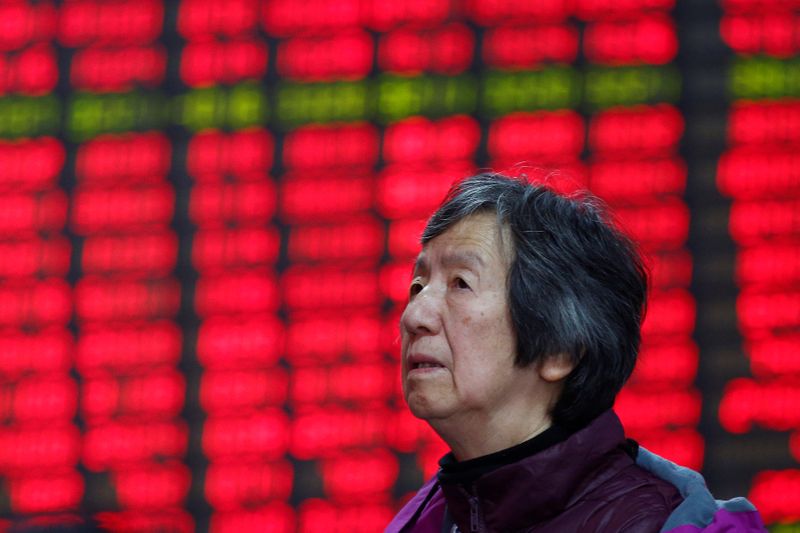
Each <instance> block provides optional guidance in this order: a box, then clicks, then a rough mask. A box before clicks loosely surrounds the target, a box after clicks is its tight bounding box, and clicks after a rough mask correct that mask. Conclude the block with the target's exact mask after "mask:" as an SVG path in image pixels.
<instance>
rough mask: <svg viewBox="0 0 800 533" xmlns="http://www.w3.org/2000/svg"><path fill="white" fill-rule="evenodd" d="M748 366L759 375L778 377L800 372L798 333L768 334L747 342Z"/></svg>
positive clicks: (799, 341) (799, 339) (799, 338)
mask: <svg viewBox="0 0 800 533" xmlns="http://www.w3.org/2000/svg"><path fill="white" fill-rule="evenodd" d="M746 346H747V355H748V356H749V357H750V368H752V370H753V374H755V375H756V376H759V377H778V376H781V375H784V376H787V375H796V374H800V358H799V357H797V351H798V349H800V335H797V334H785V335H769V336H767V337H766V338H763V339H758V340H752V341H749V342H747V344H746Z"/></svg>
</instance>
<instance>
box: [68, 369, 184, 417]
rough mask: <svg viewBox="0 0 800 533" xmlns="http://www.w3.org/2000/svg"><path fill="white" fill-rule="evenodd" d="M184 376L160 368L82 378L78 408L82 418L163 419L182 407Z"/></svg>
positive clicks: (177, 411) (178, 411)
mask: <svg viewBox="0 0 800 533" xmlns="http://www.w3.org/2000/svg"><path fill="white" fill-rule="evenodd" d="M185 390H186V384H185V380H184V378H183V375H182V374H180V373H178V372H177V371H176V370H159V371H153V372H149V373H147V374H143V375H138V376H126V377H122V378H120V379H116V378H114V377H95V378H90V379H87V380H86V381H84V383H83V390H82V397H81V411H82V413H83V416H84V417H87V418H91V419H108V418H111V417H112V416H128V417H131V418H135V417H144V418H155V419H166V418H169V417H174V416H177V415H178V414H179V413H180V410H181V409H182V408H183V401H184V395H185Z"/></svg>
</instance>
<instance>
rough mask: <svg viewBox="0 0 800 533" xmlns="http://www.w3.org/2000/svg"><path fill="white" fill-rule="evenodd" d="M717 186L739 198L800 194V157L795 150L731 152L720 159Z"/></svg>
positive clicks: (778, 196)
mask: <svg viewBox="0 0 800 533" xmlns="http://www.w3.org/2000/svg"><path fill="white" fill-rule="evenodd" d="M717 186H718V188H719V190H720V192H722V193H723V194H725V195H726V196H729V197H731V198H737V199H740V198H741V199H748V200H752V199H758V198H776V199H777V198H783V197H785V196H786V195H787V194H798V193H800V154H798V153H797V152H796V150H795V149H794V148H779V149H759V150H755V149H751V148H749V147H742V148H733V149H730V150H728V151H727V152H726V153H724V154H723V155H722V157H720V159H719V168H718V170H717Z"/></svg>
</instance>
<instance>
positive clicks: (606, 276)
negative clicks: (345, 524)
mask: <svg viewBox="0 0 800 533" xmlns="http://www.w3.org/2000/svg"><path fill="white" fill-rule="evenodd" d="M421 241H422V252H421V253H420V254H419V256H418V257H417V260H416V263H415V265H414V271H413V274H412V280H411V284H410V287H409V299H408V303H407V305H406V308H405V310H404V311H403V314H402V316H401V319H400V334H401V335H400V338H401V352H402V353H401V379H402V385H403V394H404V397H405V400H406V403H407V404H408V406H409V409H410V410H411V412H412V413H413V414H414V415H415V416H417V417H419V418H422V419H424V420H426V421H427V422H428V423H429V424H430V426H431V427H432V428H433V429H434V430H435V431H436V432H437V433H438V434H439V436H440V437H441V438H442V439H443V440H444V441H445V442H446V443H447V445H448V446H449V447H450V450H451V451H450V453H449V454H447V455H446V456H445V457H444V458H443V459H442V460H441V461H440V466H441V469H440V471H439V472H438V474H437V475H436V477H435V478H434V479H432V480H431V481H429V482H428V483H427V484H426V485H425V486H424V487H423V488H422V489H421V490H420V491H419V493H418V494H417V495H416V496H415V497H414V498H413V499H412V500H411V501H410V502H409V503H408V504H407V505H406V506H405V507H404V508H403V510H401V511H400V513H399V514H398V515H397V517H396V518H395V520H394V521H392V523H391V524H390V525H389V527H388V528H387V531H389V532H395V531H414V532H423V533H428V532H430V533H438V532H440V531H463V532H465V533H466V532H470V533H471V532H488V531H491V532H494V531H498V532H500V531H519V532H537V531H539V532H544V531H556V532H562V531H565V532H571V531H580V532H591V531H596V532H618V531H623V532H651V531H652V532H658V531H674V532H677V533H689V532H694V531H700V530H703V528H706V529H705V530H706V531H709V532H712V531H720V532H721V531H723V530H725V529H724V528H725V527H729V526H730V527H734V529H732V530H733V531H762V530H763V525H762V524H761V520H760V518H759V516H758V513H757V512H756V511H755V510H754V509H753V508H752V506H751V505H749V504H748V503H747V502H746V501H745V500H733V501H731V502H728V503H718V502H716V501H715V500H714V499H713V498H712V497H711V495H710V494H709V493H708V491H707V490H706V489H705V484H704V482H703V481H702V478H700V477H699V474H696V473H693V472H691V471H689V470H686V469H681V468H679V467H677V466H675V465H672V464H671V463H668V462H666V461H664V460H662V459H659V458H657V457H655V456H653V455H652V454H650V453H648V452H647V451H646V450H640V449H638V446H637V445H636V444H635V443H633V442H632V441H628V440H626V439H625V434H624V431H623V428H622V425H621V423H620V421H619V419H618V418H617V417H616V415H615V414H614V413H613V411H612V410H611V408H612V406H613V405H614V400H615V399H616V396H617V393H618V392H619V391H620V389H621V388H622V386H623V385H624V384H625V382H626V381H627V379H628V378H629V377H630V374H631V372H632V371H633V368H634V365H635V363H636V357H637V354H638V350H639V344H640V340H641V322H642V318H643V315H644V303H645V300H646V293H647V273H646V270H645V268H644V267H643V265H642V261H641V258H640V257H639V255H638V252H637V251H636V247H635V246H634V244H633V243H632V242H631V241H630V240H629V239H628V238H627V237H626V236H625V235H623V234H622V233H620V231H619V230H617V229H616V227H615V226H614V224H613V223H612V222H611V221H610V220H609V218H608V215H607V213H605V211H604V210H603V209H602V207H601V205H600V203H599V201H597V199H596V198H593V197H591V196H589V195H585V196H583V197H578V196H575V197H565V196H562V195H560V194H557V193H556V192H554V191H553V190H551V189H549V188H548V187H545V186H542V185H537V184H531V183H528V182H527V181H525V180H521V179H514V178H509V177H506V176H502V175H497V174H482V175H478V176H474V177H472V178H467V179H466V180H463V181H461V182H459V183H457V184H455V185H454V186H453V188H452V189H451V190H450V192H449V193H448V195H447V197H446V198H445V200H444V202H443V204H442V205H441V206H440V207H439V209H438V210H437V211H436V212H435V213H434V214H433V215H432V216H431V218H430V219H429V221H428V223H427V225H426V227H425V229H424V231H423V234H422V238H421ZM726 524H727V525H726ZM731 524H735V526H734V525H731ZM687 528H688V529H687ZM729 530H731V529H727V530H726V531H729Z"/></svg>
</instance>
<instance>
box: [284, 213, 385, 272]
mask: <svg viewBox="0 0 800 533" xmlns="http://www.w3.org/2000/svg"><path fill="white" fill-rule="evenodd" d="M384 240H385V236H384V229H383V226H382V225H381V223H380V222H378V221H377V220H375V219H368V218H364V219H357V220H353V221H349V222H345V223H343V224H338V225H324V226H320V225H317V226H294V227H293V228H292V230H291V233H290V234H289V245H288V255H289V259H290V260H291V261H300V262H303V261H337V260H352V261H355V260H359V259H372V260H375V261H377V260H378V259H380V256H381V254H382V253H383V243H384Z"/></svg>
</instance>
